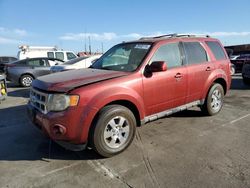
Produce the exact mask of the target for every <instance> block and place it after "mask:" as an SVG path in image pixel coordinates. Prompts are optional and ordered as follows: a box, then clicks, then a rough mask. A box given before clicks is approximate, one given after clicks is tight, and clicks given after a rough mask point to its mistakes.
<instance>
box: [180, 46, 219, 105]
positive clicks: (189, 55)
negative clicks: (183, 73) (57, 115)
mask: <svg viewBox="0 0 250 188" xmlns="http://www.w3.org/2000/svg"><path fill="white" fill-rule="evenodd" d="M182 46H183V49H184V54H185V63H186V67H187V74H188V82H187V85H188V88H187V101H186V103H189V102H193V101H196V100H200V99H201V97H202V94H203V88H204V85H205V83H206V81H207V79H208V77H209V75H210V74H211V72H212V71H213V70H214V64H213V62H212V61H210V57H209V56H208V54H207V52H206V50H205V48H204V44H202V43H200V42H199V41H189V42H182Z"/></svg>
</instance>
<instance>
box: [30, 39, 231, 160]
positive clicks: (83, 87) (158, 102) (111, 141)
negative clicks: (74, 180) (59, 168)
mask: <svg viewBox="0 0 250 188" xmlns="http://www.w3.org/2000/svg"><path fill="white" fill-rule="evenodd" d="M230 84H231V76H230V61H229V59H228V57H227V54H226V52H225V50H224V48H223V47H222V45H221V43H220V42H219V41H218V40H217V39H213V38H210V37H209V36H205V37H198V36H193V35H177V34H171V35H164V36H157V37H149V38H141V39H139V40H136V41H132V42H124V43H121V44H118V45H116V46H114V47H112V48H111V49H110V50H109V51H107V52H106V53H105V54H104V55H103V56H102V57H101V58H100V59H98V60H97V61H96V62H95V63H94V64H93V65H92V66H91V67H90V68H88V69H80V70H73V71H66V72H61V73H56V74H51V75H47V76H43V77H39V78H38V79H36V80H34V81H33V83H32V88H31V91H30V101H29V104H28V112H29V116H30V118H31V119H32V120H33V122H34V124H35V125H36V126H37V127H39V128H41V129H42V130H43V131H44V132H45V133H47V134H48V136H49V137H50V138H52V139H53V140H54V141H56V142H57V143H59V144H60V145H62V146H64V147H65V148H68V149H71V150H81V149H84V148H85V147H86V146H87V145H88V146H90V147H92V148H94V149H95V150H96V151H97V152H98V153H99V154H100V155H102V156H104V157H110V156H112V155H115V154H118V153H120V152H122V151H123V150H125V149H126V148H127V147H128V146H129V145H130V143H131V142H132V140H133V138H134V136H135V131H136V127H137V126H140V125H141V124H144V123H147V122H150V121H153V120H156V119H158V118H162V117H164V116H167V115H170V114H172V113H175V112H178V111H181V110H185V109H187V108H189V107H193V106H200V108H201V110H202V111H204V112H205V113H206V114H208V115H215V114H217V113H218V112H219V111H220V110H221V108H222V105H223V99H224V95H225V94H226V93H227V91H228V89H229V87H230Z"/></svg>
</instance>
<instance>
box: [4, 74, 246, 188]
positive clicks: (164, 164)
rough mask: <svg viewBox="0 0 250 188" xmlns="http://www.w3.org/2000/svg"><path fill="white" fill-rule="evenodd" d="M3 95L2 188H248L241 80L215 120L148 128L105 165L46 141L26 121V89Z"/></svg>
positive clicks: (189, 118)
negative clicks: (4, 96) (4, 97)
mask: <svg viewBox="0 0 250 188" xmlns="http://www.w3.org/2000/svg"><path fill="white" fill-rule="evenodd" d="M8 88H9V93H8V95H9V96H8V97H7V99H6V100H5V101H2V102H1V103H0V187H25V188H26V187H46V188H47V187H53V188H54V187H58V188H59V187H60V188H62V187H67V188H68V187H88V188H89V187H116V188H117V187H150V188H151V187H178V188H182V187H192V188H193V187H197V188H201V187H220V188H223V187H225V188H230V187H235V188H246V187H250V86H246V85H244V84H243V82H242V78H241V76H240V75H236V76H233V80H232V86H231V90H230V91H229V93H228V94H227V96H226V98H225V104H224V107H223V109H222V111H221V112H220V113H219V114H218V115H216V116H213V117H207V116H203V115H202V113H201V112H200V110H199V108H197V107H196V108H192V109H189V110H187V111H183V112H181V113H177V114H174V115H172V116H169V117H166V118H163V119H159V120H157V121H154V122H151V123H148V124H146V125H144V126H142V127H139V128H138V129H137V133H136V137H135V139H134V141H133V143H132V144H131V146H130V147H129V148H128V149H127V150H126V151H125V152H123V153H121V154H119V155H117V156H114V157H112V158H107V159H103V158H101V157H100V156H98V155H97V154H96V153H95V152H94V151H92V150H90V149H88V150H85V151H81V152H72V151H67V150H65V149H63V148H62V147H60V146H58V145H57V144H56V143H54V142H52V141H51V140H49V139H48V138H46V137H45V136H44V135H43V134H41V132H40V131H39V130H38V129H36V128H35V127H34V126H32V125H31V124H30V122H29V120H28V118H27V116H26V110H25V109H26V103H27V101H28V96H29V91H28V89H27V88H21V87H18V86H15V85H13V84H11V83H8Z"/></svg>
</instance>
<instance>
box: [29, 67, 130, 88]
mask: <svg viewBox="0 0 250 188" xmlns="http://www.w3.org/2000/svg"><path fill="white" fill-rule="evenodd" d="M128 74H130V73H128V72H118V71H110V70H100V69H78V70H71V71H65V72H59V73H54V74H49V75H46V76H41V77H38V78H37V79H35V80H34V81H33V82H32V86H33V87H35V88H38V89H41V90H45V91H54V92H68V91H70V90H72V89H74V88H76V87H80V86H84V85H88V84H92V83H96V82H100V81H104V80H109V79H112V78H117V77H121V76H126V75H128Z"/></svg>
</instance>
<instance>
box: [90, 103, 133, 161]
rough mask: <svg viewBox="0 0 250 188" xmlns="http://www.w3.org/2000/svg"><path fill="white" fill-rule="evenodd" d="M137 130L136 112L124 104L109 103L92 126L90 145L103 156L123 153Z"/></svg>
mask: <svg viewBox="0 0 250 188" xmlns="http://www.w3.org/2000/svg"><path fill="white" fill-rule="evenodd" d="M122 122H123V124H122V125H121V124H120V123H122ZM112 126H113V127H114V128H112ZM117 127H118V128H117ZM127 130H128V132H127ZM135 131H136V119H135V116H134V114H133V113H132V112H131V111H130V110H129V109H128V108H126V107H124V106H121V105H109V106H106V107H104V108H103V109H102V110H101V111H100V112H99V114H98V116H97V117H96V119H95V122H94V124H93V125H92V127H91V130H90V135H89V136H90V138H89V142H90V146H91V147H92V148H93V149H94V150H95V151H96V152H97V153H98V154H100V155H101V156H103V157H111V156H113V155H116V154H119V153H121V152H122V151H124V150H125V149H126V148H127V147H128V146H129V145H130V144H131V142H132V141H133V139H134V136H135Z"/></svg>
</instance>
